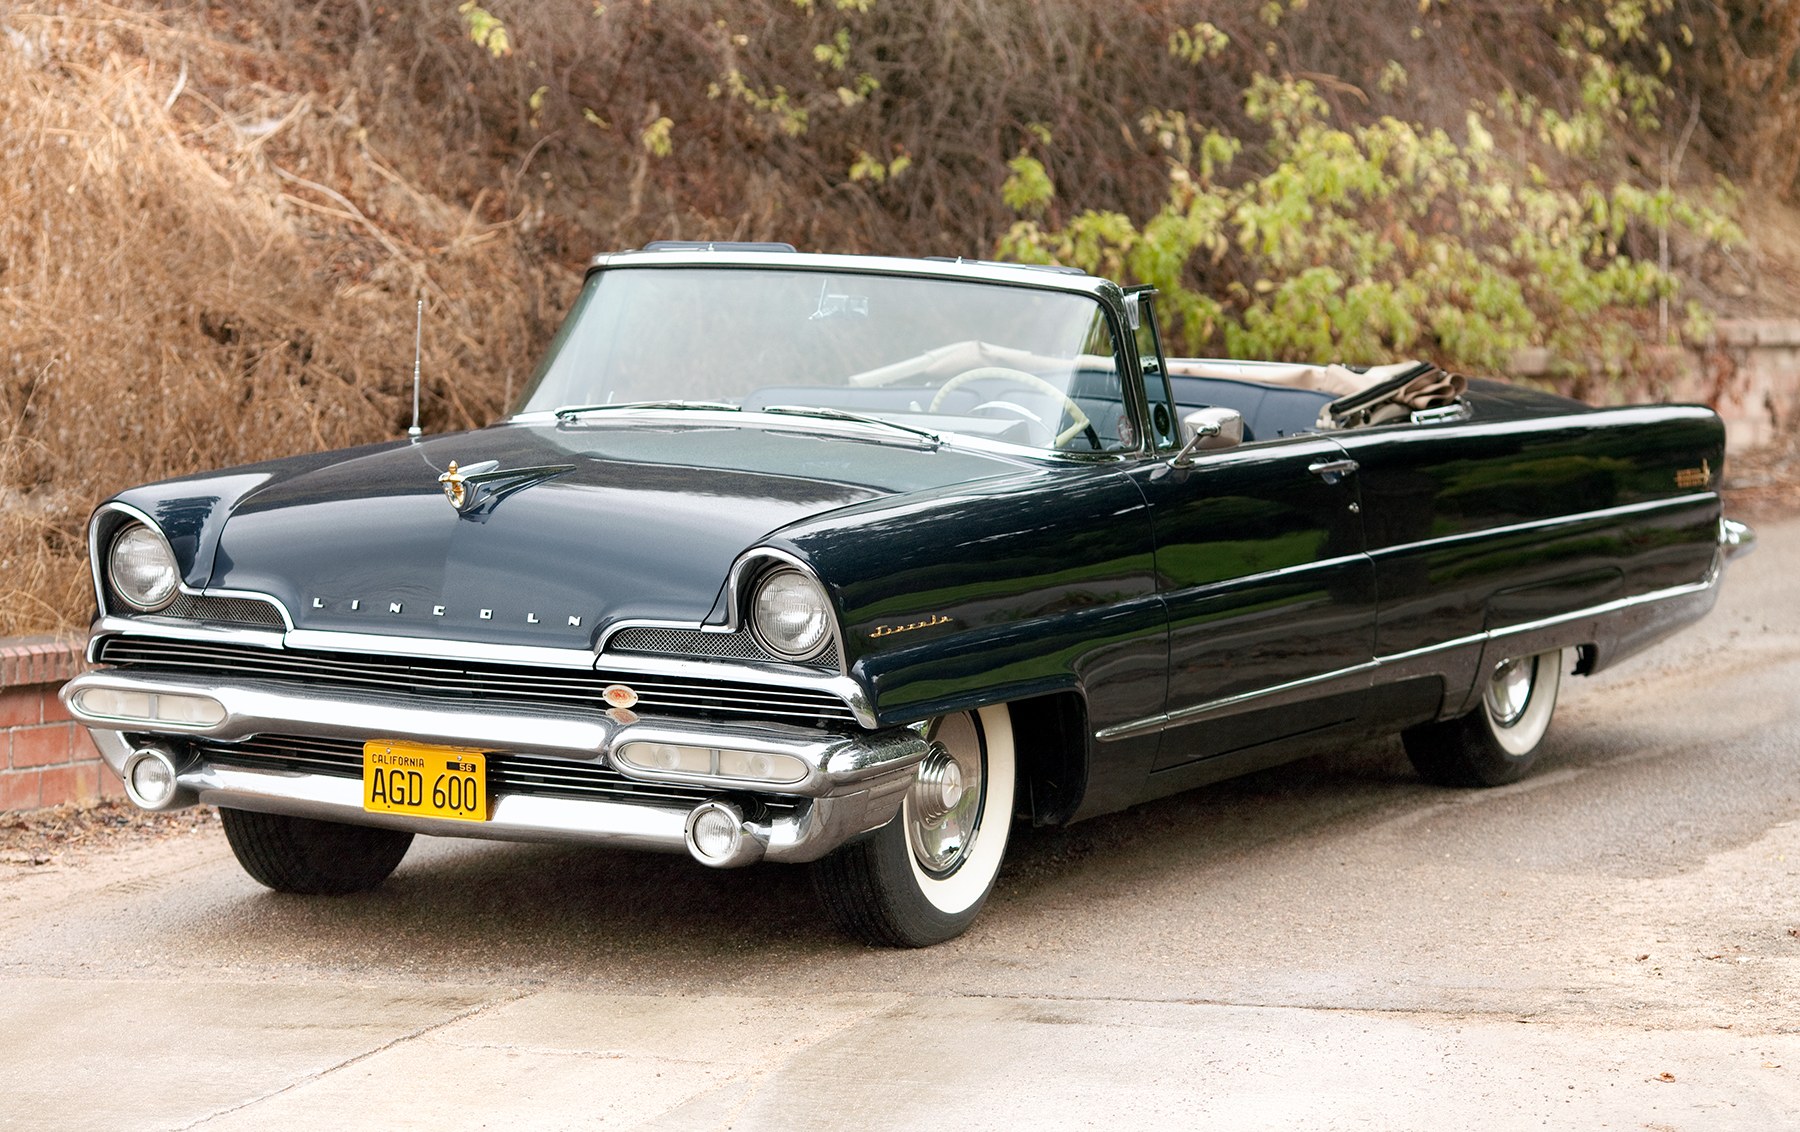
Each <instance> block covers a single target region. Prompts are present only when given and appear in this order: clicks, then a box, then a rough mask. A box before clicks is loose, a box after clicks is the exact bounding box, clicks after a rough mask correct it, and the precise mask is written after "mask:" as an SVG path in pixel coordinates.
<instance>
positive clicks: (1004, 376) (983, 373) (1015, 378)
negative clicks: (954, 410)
mask: <svg viewBox="0 0 1800 1132" xmlns="http://www.w3.org/2000/svg"><path fill="white" fill-rule="evenodd" d="M984 378H992V379H996V380H999V381H1010V382H1012V383H1013V384H1015V385H1025V386H1029V387H1031V388H1032V389H1034V390H1037V391H1038V392H1040V393H1048V394H1050V396H1052V397H1055V398H1057V399H1058V400H1060V401H1061V402H1062V403H1063V408H1065V409H1067V410H1068V413H1069V420H1070V421H1072V422H1073V423H1072V424H1070V425H1069V427H1068V428H1065V429H1063V430H1062V431H1061V432H1059V433H1057V434H1056V438H1055V439H1054V440H1053V441H1052V442H1051V443H1052V445H1053V446H1054V447H1056V448H1061V447H1062V446H1063V445H1065V444H1067V443H1068V442H1069V441H1071V440H1073V439H1075V438H1076V437H1077V436H1080V435H1081V434H1083V433H1086V434H1087V438H1088V443H1089V444H1092V445H1093V446H1094V451H1096V452H1098V451H1099V450H1100V434H1099V433H1098V432H1096V431H1094V422H1093V421H1092V420H1090V419H1088V415H1087V414H1086V413H1084V412H1082V411H1081V406H1080V405H1077V404H1076V403H1075V399H1074V398H1072V397H1070V396H1069V395H1068V394H1067V393H1064V392H1063V391H1062V390H1060V389H1058V388H1057V387H1056V386H1054V385H1052V384H1050V383H1049V382H1048V381H1045V380H1044V379H1043V378H1041V377H1039V376H1038V375H1037V374H1035V373H1026V372H1025V371H1024V370H1022V369H1013V368H1011V367H1010V366H976V367H975V368H974V369H966V370H964V371H962V372H961V373H959V374H957V375H956V376H955V377H953V378H951V379H950V380H949V381H946V382H944V384H942V385H940V386H938V391H937V393H936V394H935V395H934V396H933V397H932V398H931V405H930V406H929V407H928V408H927V410H926V411H927V412H932V413H935V412H937V411H938V408H939V406H941V405H943V403H944V398H946V397H948V396H949V395H950V393H951V391H952V390H955V389H960V388H961V387H963V386H965V385H967V384H969V383H970V382H972V381H981V380H983V379H984ZM987 403H988V404H989V405H993V406H994V407H996V408H1006V409H1011V410H1014V411H1017V412H1019V413H1020V414H1022V415H1024V416H1026V417H1029V418H1031V419H1033V420H1035V419H1037V414H1035V413H1032V412H1029V411H1027V410H1026V409H1025V408H1023V407H1022V406H1019V405H1014V404H1013V403H1012V402H1010V401H989V402H987Z"/></svg>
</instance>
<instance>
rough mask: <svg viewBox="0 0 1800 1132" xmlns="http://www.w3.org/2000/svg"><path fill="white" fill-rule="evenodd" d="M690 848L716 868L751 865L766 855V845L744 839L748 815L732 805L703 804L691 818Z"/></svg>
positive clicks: (689, 824) (689, 831) (688, 832)
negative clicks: (764, 852) (764, 846)
mask: <svg viewBox="0 0 1800 1132" xmlns="http://www.w3.org/2000/svg"><path fill="white" fill-rule="evenodd" d="M687 847H688V852H689V853H690V854H692V855H693V858H694V860H696V861H699V862H700V863H701V864H703V865H711V866H712V867H714V868H716V869H723V868H730V867H732V866H734V865H747V864H749V863H750V862H752V861H754V860H756V859H757V858H758V857H761V856H762V843H761V842H760V841H756V840H754V839H752V838H749V837H746V836H744V812H743V811H742V810H740V809H738V808H737V807H736V806H734V805H732V804H731V803H730V802H703V803H701V804H700V805H698V806H695V807H694V809H693V811H692V812H690V813H689V814H688V817H687Z"/></svg>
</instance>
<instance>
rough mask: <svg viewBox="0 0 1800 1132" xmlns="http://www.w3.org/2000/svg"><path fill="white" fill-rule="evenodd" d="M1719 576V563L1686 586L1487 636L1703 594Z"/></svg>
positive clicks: (1501, 636) (1501, 637) (1499, 636)
mask: <svg viewBox="0 0 1800 1132" xmlns="http://www.w3.org/2000/svg"><path fill="white" fill-rule="evenodd" d="M1719 577H1720V573H1719V570H1718V569H1717V568H1716V567H1715V568H1714V569H1713V570H1712V571H1711V572H1710V573H1708V575H1707V576H1706V577H1705V578H1704V579H1703V580H1701V581H1698V582H1689V583H1688V584H1687V585H1683V586H1670V587H1669V588H1668V589H1666V590H1656V591H1654V592H1652V593H1647V594H1638V595H1637V596H1635V597H1621V598H1616V599H1614V600H1612V601H1609V602H1606V603H1604V604H1601V605H1594V606H1589V607H1588V608H1586V609H1578V610H1575V611H1574V612H1573V613H1559V614H1557V615H1556V616H1554V617H1545V618H1542V619H1540V620H1537V621H1527V622H1525V623H1524V624H1521V625H1508V626H1507V627H1506V628H1504V629H1494V630H1490V631H1489V632H1488V634H1487V638H1488V640H1490V641H1497V640H1504V639H1505V638H1507V637H1512V636H1517V635H1518V634H1520V633H1533V632H1536V631H1537V630H1539V629H1549V628H1553V627H1555V626H1557V625H1562V624H1565V623H1567V622H1570V621H1580V620H1582V619H1583V618H1587V617H1605V616H1607V615H1608V614H1611V613H1622V612H1624V611H1625V610H1627V609H1633V608H1636V607H1637V606H1640V605H1650V604H1652V603H1654V602H1659V601H1674V600H1676V599H1678V598H1684V597H1692V596H1694V595H1695V594H1703V593H1705V592H1706V591H1707V590H1710V589H1712V588H1713V587H1714V586H1716V585H1718V584H1719Z"/></svg>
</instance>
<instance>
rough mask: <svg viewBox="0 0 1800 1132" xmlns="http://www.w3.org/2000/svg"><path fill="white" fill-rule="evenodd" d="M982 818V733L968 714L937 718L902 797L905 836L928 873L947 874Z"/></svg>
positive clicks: (971, 840)
mask: <svg viewBox="0 0 1800 1132" xmlns="http://www.w3.org/2000/svg"><path fill="white" fill-rule="evenodd" d="M980 820H981V736H980V733H979V732H978V731H977V730H976V728H975V724H974V721H973V720H971V719H970V718H969V717H968V716H966V715H955V716H950V717H948V718H946V719H942V720H939V721H938V723H937V724H936V725H935V726H934V727H933V729H932V732H931V750H930V752H928V753H927V754H926V756H925V758H924V759H923V760H922V761H921V762H920V763H919V770H918V775H917V777H915V778H914V779H913V784H912V788H911V789H910V790H909V791H908V792H907V795H906V839H907V842H908V844H910V845H911V846H912V851H913V856H914V857H915V858H917V859H918V862H919V864H920V866H921V867H923V868H924V869H925V870H926V871H927V872H932V873H948V872H952V871H954V870H955V868H956V867H957V866H958V865H959V864H961V863H962V860H963V858H964V857H965V856H966V855H967V854H968V851H969V848H970V846H972V845H974V843H975V831H976V826H977V824H978V823H979V822H980Z"/></svg>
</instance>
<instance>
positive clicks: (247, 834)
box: [219, 808, 413, 896]
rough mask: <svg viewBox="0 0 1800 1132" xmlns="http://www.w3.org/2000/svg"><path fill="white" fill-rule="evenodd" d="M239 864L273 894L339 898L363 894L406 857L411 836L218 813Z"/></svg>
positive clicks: (248, 813) (333, 824) (306, 820)
mask: <svg viewBox="0 0 1800 1132" xmlns="http://www.w3.org/2000/svg"><path fill="white" fill-rule="evenodd" d="M219 821H220V824H222V825H224V827H225V840H226V841H229V842H230V843H231V851H232V853H233V854H235V855H236V857H237V859H238V864H240V865H242V866H244V871H245V872H247V873H249V874H250V875H251V877H252V878H254V879H255V880H257V881H258V882H260V883H262V884H264V885H267V886H268V887H270V888H272V889H274V890H275V891H276V892H294V893H300V894H303V895H307V896H342V895H344V894H346V893H351V892H367V891H368V890H370V889H371V888H374V887H375V886H376V885H378V884H380V883H381V882H382V881H384V880H386V879H387V878H388V874H389V873H391V872H393V871H394V869H395V868H397V867H398V866H399V864H400V858H402V857H404V856H406V850H407V847H408V846H410V845H411V844H412V839H413V835H412V834H410V833H406V832H403V831H401V830H395V829H375V828H372V827H370V826H365V825H344V824H342V823H341V822H332V821H316V820H314V819H312V818H296V817H290V816H288V815H287V814H264V813H257V812H256V811H254V810H232V809H225V808H220V810H219Z"/></svg>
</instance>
